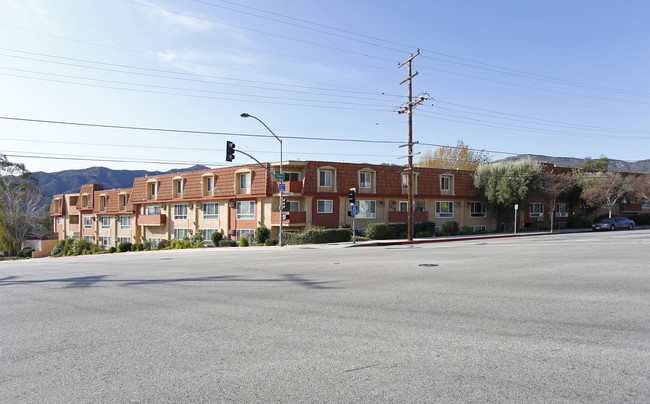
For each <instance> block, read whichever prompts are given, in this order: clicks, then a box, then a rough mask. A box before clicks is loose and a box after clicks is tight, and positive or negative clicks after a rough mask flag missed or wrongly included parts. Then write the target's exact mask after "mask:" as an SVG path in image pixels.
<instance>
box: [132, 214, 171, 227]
mask: <svg viewBox="0 0 650 404" xmlns="http://www.w3.org/2000/svg"><path fill="white" fill-rule="evenodd" d="M165 219H166V216H165V215H164V214H161V215H142V216H140V217H138V223H137V224H138V225H142V226H162V225H164V224H165Z"/></svg>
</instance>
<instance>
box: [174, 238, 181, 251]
mask: <svg viewBox="0 0 650 404" xmlns="http://www.w3.org/2000/svg"><path fill="white" fill-rule="evenodd" d="M181 248H183V242H182V241H181V240H172V249H174V250H179V249H181Z"/></svg>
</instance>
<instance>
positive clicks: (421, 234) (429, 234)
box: [415, 231, 432, 238]
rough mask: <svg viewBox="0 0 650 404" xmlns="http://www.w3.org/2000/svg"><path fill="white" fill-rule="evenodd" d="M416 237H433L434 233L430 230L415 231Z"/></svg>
mask: <svg viewBox="0 0 650 404" xmlns="http://www.w3.org/2000/svg"><path fill="white" fill-rule="evenodd" d="M415 237H417V238H424V237H432V234H431V233H429V232H428V231H418V232H417V233H415Z"/></svg>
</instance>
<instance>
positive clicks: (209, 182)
mask: <svg viewBox="0 0 650 404" xmlns="http://www.w3.org/2000/svg"><path fill="white" fill-rule="evenodd" d="M203 178H205V192H212V191H214V175H206V176H205V177H203Z"/></svg>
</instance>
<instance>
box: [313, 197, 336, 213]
mask: <svg viewBox="0 0 650 404" xmlns="http://www.w3.org/2000/svg"><path fill="white" fill-rule="evenodd" d="M333 208H334V202H333V201H331V200H318V201H316V213H332V212H333V210H334V209H333Z"/></svg>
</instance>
